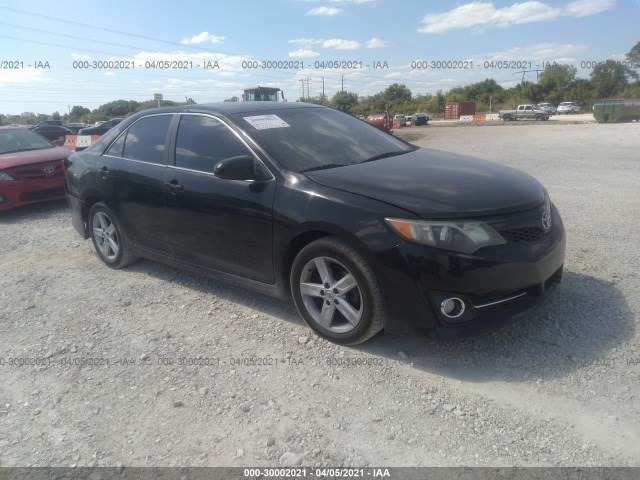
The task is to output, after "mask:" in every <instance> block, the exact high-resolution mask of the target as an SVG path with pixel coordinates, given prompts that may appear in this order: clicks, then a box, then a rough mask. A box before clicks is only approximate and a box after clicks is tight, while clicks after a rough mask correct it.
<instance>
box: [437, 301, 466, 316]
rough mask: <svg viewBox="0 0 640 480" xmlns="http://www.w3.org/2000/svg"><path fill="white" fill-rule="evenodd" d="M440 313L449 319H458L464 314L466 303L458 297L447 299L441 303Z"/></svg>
mask: <svg viewBox="0 0 640 480" xmlns="http://www.w3.org/2000/svg"><path fill="white" fill-rule="evenodd" d="M440 311H441V312H442V314H443V315H444V316H445V317H447V318H458V317H459V316H460V315H462V314H463V313H464V302H463V301H462V300H461V299H459V298H458V297H450V298H445V299H444V300H442V302H441V303H440Z"/></svg>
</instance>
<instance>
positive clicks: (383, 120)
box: [366, 113, 393, 132]
mask: <svg viewBox="0 0 640 480" xmlns="http://www.w3.org/2000/svg"><path fill="white" fill-rule="evenodd" d="M366 122H367V123H370V124H371V125H373V126H374V127H377V128H379V129H380V130H384V131H385V132H388V131H390V130H391V128H392V127H393V117H391V115H389V114H388V113H377V114H375V115H369V116H368V117H367V118H366Z"/></svg>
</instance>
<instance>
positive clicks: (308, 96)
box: [307, 77, 311, 98]
mask: <svg viewBox="0 0 640 480" xmlns="http://www.w3.org/2000/svg"><path fill="white" fill-rule="evenodd" d="M310 80H311V79H310V78H309V77H307V98H310V97H311V94H310V92H309V81H310Z"/></svg>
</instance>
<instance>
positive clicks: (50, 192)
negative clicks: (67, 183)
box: [20, 187, 64, 202]
mask: <svg viewBox="0 0 640 480" xmlns="http://www.w3.org/2000/svg"><path fill="white" fill-rule="evenodd" d="M63 195H64V188H62V187H58V188H49V189H47V190H37V191H35V192H26V193H22V194H20V200H22V201H23V202H29V201H31V200H46V199H48V198H56V197H61V196H63Z"/></svg>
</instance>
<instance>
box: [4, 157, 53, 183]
mask: <svg viewBox="0 0 640 480" xmlns="http://www.w3.org/2000/svg"><path fill="white" fill-rule="evenodd" d="M45 169H46V170H52V171H50V172H45ZM5 171H6V172H7V173H8V174H9V175H11V176H12V177H13V178H15V179H16V180H38V179H41V178H55V177H62V176H63V175H64V171H63V170H62V160H51V161H49V162H42V163H34V164H30V165H19V166H17V167H13V168H8V169H7V170H5Z"/></svg>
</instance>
